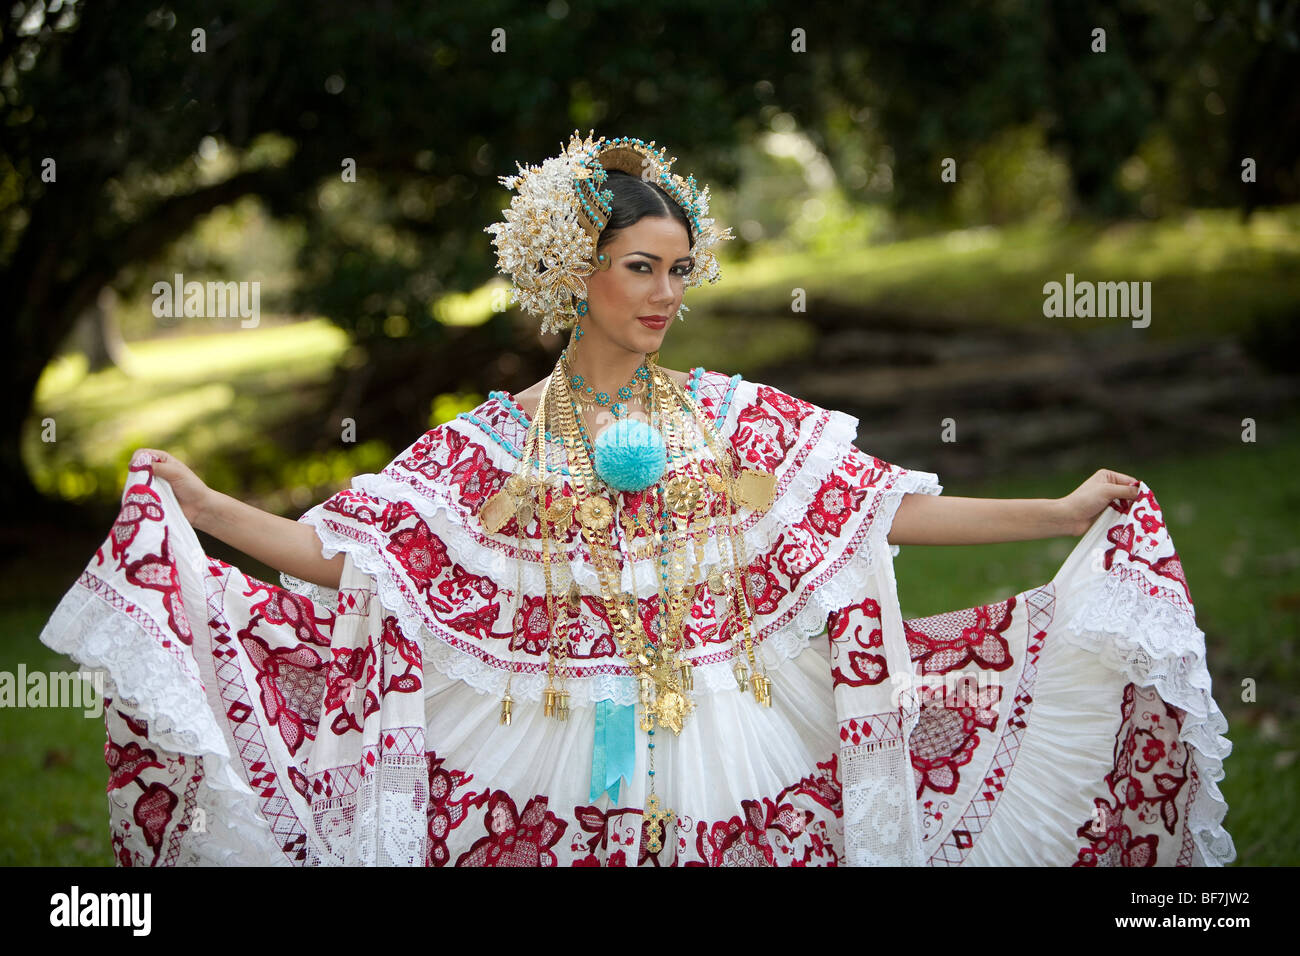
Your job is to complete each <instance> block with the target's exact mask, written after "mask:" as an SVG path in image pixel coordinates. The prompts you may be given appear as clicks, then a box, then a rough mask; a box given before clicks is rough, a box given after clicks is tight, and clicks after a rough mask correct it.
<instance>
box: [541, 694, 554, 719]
mask: <svg viewBox="0 0 1300 956" xmlns="http://www.w3.org/2000/svg"><path fill="white" fill-rule="evenodd" d="M542 716H543V717H554V716H555V688H553V687H548V688H546V703H545V704H544V705H543V707H542Z"/></svg>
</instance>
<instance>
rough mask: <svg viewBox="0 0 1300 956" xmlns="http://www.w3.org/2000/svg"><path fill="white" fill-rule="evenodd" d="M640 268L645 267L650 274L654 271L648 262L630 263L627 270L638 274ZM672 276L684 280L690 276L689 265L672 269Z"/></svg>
mask: <svg viewBox="0 0 1300 956" xmlns="http://www.w3.org/2000/svg"><path fill="white" fill-rule="evenodd" d="M642 266H645V267H646V268H647V269H650V271H651V272H653V271H654V269H653V268H652V267H651V265H650V263H648V262H634V263H632V265H631V266H629V268H631V269H632V270H633V271H634V272H640V271H641V267H642ZM673 274H674V275H678V276H682V277H683V278H685V277H686V276H688V275H690V274H691V265H690V264H689V263H688V264H686V265H681V266H677V267H675V268H674V269H673Z"/></svg>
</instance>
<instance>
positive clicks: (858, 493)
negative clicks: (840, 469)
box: [804, 472, 867, 537]
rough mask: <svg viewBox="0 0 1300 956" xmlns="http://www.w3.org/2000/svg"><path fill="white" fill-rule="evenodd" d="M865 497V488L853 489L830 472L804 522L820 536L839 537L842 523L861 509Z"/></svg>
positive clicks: (836, 474) (834, 473)
mask: <svg viewBox="0 0 1300 956" xmlns="http://www.w3.org/2000/svg"><path fill="white" fill-rule="evenodd" d="M866 497H867V489H866V488H854V487H852V486H851V485H849V483H848V482H847V481H845V480H844V479H843V478H842V477H841V476H840V475H839V473H837V472H831V473H830V474H829V475H828V476H827V477H826V480H825V481H823V482H822V486H821V487H820V488H818V489H817V494H816V495H815V496H814V498H813V500H812V504H811V505H810V507H809V508H808V516H807V517H806V518H805V519H804V520H805V521H807V522H808V524H809V525H810V526H811V527H812V528H813V529H815V530H816V531H817V532H819V533H820V534H823V535H830V536H833V537H839V534H840V529H841V528H843V527H844V522H845V521H847V520H848V519H849V516H850V515H851V514H853V513H854V512H855V511H857V510H858V509H860V508H861V507H862V502H863V500H864V499H865V498H866Z"/></svg>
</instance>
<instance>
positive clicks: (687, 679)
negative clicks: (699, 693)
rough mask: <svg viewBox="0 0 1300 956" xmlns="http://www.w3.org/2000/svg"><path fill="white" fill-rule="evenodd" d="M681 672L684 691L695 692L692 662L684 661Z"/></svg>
mask: <svg viewBox="0 0 1300 956" xmlns="http://www.w3.org/2000/svg"><path fill="white" fill-rule="evenodd" d="M680 670H681V675H682V690H694V689H695V677H694V675H693V674H692V668H691V662H690V661H682V663H681V667H680Z"/></svg>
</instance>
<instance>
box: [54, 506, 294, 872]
mask: <svg viewBox="0 0 1300 956" xmlns="http://www.w3.org/2000/svg"><path fill="white" fill-rule="evenodd" d="M159 492H160V495H161V496H162V497H163V498H164V501H165V502H166V505H167V506H170V507H169V516H170V515H179V514H180V508H179V507H178V506H175V505H174V504H172V503H171V502H168V501H167V496H168V495H170V490H164V489H160V490H159ZM173 500H174V499H173ZM181 537H183V536H181V535H178V536H177V538H178V539H179V538H181ZM177 543H178V545H179V540H178V542H177ZM188 557H190V555H188V553H186V552H185V551H183V550H182V549H181V548H180V547H178V553H177V561H178V563H179V562H180V561H183V560H186V559H187V558H188ZM187 611H188V609H187ZM191 620H193V618H191ZM40 639H41V643H43V644H45V645H46V646H47V647H50V648H52V649H53V650H56V651H58V652H60V653H63V654H67V655H68V656H69V657H71V658H73V659H74V660H75V661H77V662H78V663H79V664H81V665H82V667H83V668H86V669H87V670H92V671H93V670H98V671H103V672H104V688H105V690H104V693H105V695H106V696H108V697H111V698H112V699H113V700H114V701H115V702H116V703H115V705H114V706H118V707H119V709H122V710H125V711H127V712H128V713H132V714H135V715H138V716H139V717H140V718H141V719H143V720H145V721H146V722H147V725H148V727H149V736H150V738H151V739H152V740H153V741H155V742H156V743H157V744H158V745H159V746H160V747H162V748H164V749H166V750H170V751H173V752H176V753H185V754H193V755H196V756H197V757H199V759H200V760H201V761H202V767H203V779H202V781H201V782H200V785H199V791H198V803H197V805H198V806H201V807H203V808H204V809H205V810H207V811H208V824H209V828H208V830H207V831H206V832H199V831H194V830H191V831H189V832H188V833H187V834H186V836H185V838H184V839H185V842H184V844H183V849H182V857H181V862H182V865H185V864H189V865H194V864H211V865H229V864H232V863H237V862H238V861H239V860H240V859H241V857H242V858H244V859H275V858H277V857H282V856H283V854H280V853H279V851H278V850H276V849H275V848H274V847H272V848H271V849H272V850H273V851H274V852H273V854H271V855H268V852H267V842H266V841H267V834H268V833H270V825H269V824H268V823H267V821H266V819H265V817H263V816H262V814H261V812H260V810H259V808H258V804H257V796H256V794H254V793H253V791H252V790H251V789H250V788H249V786H248V784H247V783H246V782H245V781H244V779H243V777H242V776H241V775H240V773H239V772H238V770H237V769H236V768H235V767H234V765H233V764H232V762H231V755H230V751H229V749H228V747H227V745H226V739H225V737H224V735H223V734H222V732H221V730H220V728H219V727H218V726H217V723H216V719H215V717H214V715H213V712H212V709H211V707H210V705H209V704H208V701H207V698H206V696H205V695H204V693H203V689H202V687H201V685H199V684H198V683H197V682H196V681H195V680H194V679H193V677H192V676H191V675H190V674H188V673H186V672H185V670H184V668H183V666H182V665H181V662H180V661H179V660H178V659H177V658H175V657H173V656H172V655H171V654H169V653H168V652H167V651H166V650H165V649H163V648H162V647H160V646H158V644H157V642H156V641H154V639H153V638H152V637H150V635H149V634H148V633H146V632H145V630H144V629H143V628H141V627H140V625H138V624H137V623H136V622H134V621H132V620H131V619H130V618H129V617H127V616H126V615H125V614H123V613H122V612H121V611H120V610H118V609H117V608H115V607H113V606H112V605H111V604H108V603H107V602H104V601H103V600H102V599H101V598H99V597H98V596H97V595H95V594H93V593H91V592H90V591H88V590H86V588H85V587H84V585H81V584H80V582H79V583H78V585H77V586H75V587H74V588H73V590H72V591H70V592H69V593H68V594H67V595H65V596H64V598H63V600H62V601H60V602H59V605H58V607H56V608H55V610H54V613H53V614H52V615H51V617H50V620H49V622H48V623H47V624H46V626H45V629H44V630H43V631H42V632H41V638H40Z"/></svg>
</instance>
